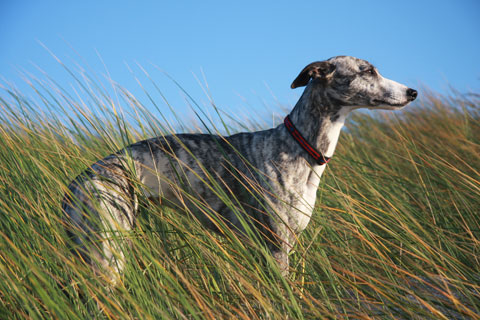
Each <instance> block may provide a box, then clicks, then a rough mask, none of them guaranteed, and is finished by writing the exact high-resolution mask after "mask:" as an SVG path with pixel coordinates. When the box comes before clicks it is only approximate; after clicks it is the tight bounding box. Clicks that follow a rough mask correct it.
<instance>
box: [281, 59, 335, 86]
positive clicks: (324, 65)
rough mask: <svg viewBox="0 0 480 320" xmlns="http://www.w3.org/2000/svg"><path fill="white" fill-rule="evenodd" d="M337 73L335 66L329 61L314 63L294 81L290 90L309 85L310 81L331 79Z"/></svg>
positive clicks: (304, 69)
mask: <svg viewBox="0 0 480 320" xmlns="http://www.w3.org/2000/svg"><path fill="white" fill-rule="evenodd" d="M334 71H335V65H334V64H332V63H330V62H328V61H317V62H312V63H310V64H309V65H308V66H306V67H305V68H303V70H302V72H300V74H299V75H298V76H297V78H296V79H295V80H293V82H292V85H291V86H290V88H292V89H295V88H298V87H304V86H306V85H307V84H308V82H309V81H310V79H324V80H326V79H327V78H329V77H331V76H332V75H333V72H334Z"/></svg>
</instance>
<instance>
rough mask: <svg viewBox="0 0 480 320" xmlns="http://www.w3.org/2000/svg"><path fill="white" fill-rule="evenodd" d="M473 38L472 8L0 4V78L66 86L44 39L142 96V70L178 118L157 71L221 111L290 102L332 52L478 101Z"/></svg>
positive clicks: (476, 16) (479, 19) (464, 3)
mask: <svg viewBox="0 0 480 320" xmlns="http://www.w3.org/2000/svg"><path fill="white" fill-rule="evenodd" d="M479 40H480V1H476V0H471V1H468V0H455V1H454V0H451V1H446V0H436V1H410V0H407V1H405V0H404V1H353V0H352V1H297V2H294V1H235V2H234V1H90V0H88V1H87V0H83V1H49V0H44V1H33V0H31V1H28V0H18V1H13V0H11V1H8V0H2V1H0V77H3V79H5V80H6V81H9V82H14V83H15V84H16V85H17V86H18V87H19V88H20V89H21V90H27V89H24V88H26V86H25V85H24V84H22V81H21V80H20V77H19V71H18V70H26V71H28V72H33V73H34V74H39V73H38V72H37V71H35V70H36V68H35V67H34V66H33V64H35V65H37V66H39V67H40V68H42V69H43V70H44V71H46V72H47V73H48V74H49V75H50V76H51V77H53V78H54V79H56V80H57V82H59V83H60V84H62V85H65V86H68V85H69V84H70V83H71V82H72V79H71V78H69V77H68V75H67V74H66V73H65V72H64V71H63V70H62V69H61V67H60V66H59V64H58V63H57V62H56V61H55V59H53V58H52V56H51V55H50V53H48V51H47V50H46V49H45V48H44V47H42V45H40V44H39V42H41V43H43V44H44V45H45V46H46V47H48V49H49V50H51V51H52V52H53V53H54V54H55V55H56V56H58V57H59V58H60V59H61V60H62V61H63V62H65V63H66V64H67V65H69V66H71V67H73V68H75V63H76V62H78V63H79V64H81V65H82V66H84V67H86V66H89V67H91V69H92V70H94V71H95V72H96V73H98V74H100V75H102V74H105V73H106V71H105V67H106V68H107V69H108V72H109V74H110V76H111V78H112V79H113V80H115V81H117V82H118V83H120V84H121V85H123V86H124V87H126V88H127V89H128V90H129V91H131V92H133V93H134V94H135V95H138V96H139V98H140V99H143V98H144V96H143V95H142V91H141V90H140V88H139V87H138V85H137V84H136V81H135V79H134V75H136V76H138V77H140V78H141V81H142V82H143V83H145V79H144V78H142V77H141V73H142V72H141V70H140V69H139V68H138V67H137V65H136V64H137V63H138V64H140V65H141V66H143V68H145V69H146V70H147V71H148V72H149V74H150V75H151V76H152V77H153V78H154V79H155V81H156V82H157V83H158V85H159V86H160V88H161V89H162V91H163V92H164V93H165V95H166V96H167V98H168V99H169V100H170V102H171V103H172V104H173V105H174V108H176V109H177V110H178V111H179V112H180V113H182V112H188V108H187V107H186V105H187V104H186V103H185V101H184V99H183V98H182V94H181V93H180V92H179V90H178V88H176V87H175V86H174V85H173V84H172V82H171V81H170V80H169V79H168V78H167V77H166V76H165V75H164V74H163V73H162V72H161V71H160V70H164V71H165V72H167V73H168V74H169V75H171V76H172V77H173V78H174V79H175V80H176V81H178V82H179V83H180V84H181V85H182V86H183V87H184V88H185V90H186V91H188V92H189V93H190V94H191V95H192V96H193V97H194V98H195V99H196V100H198V102H199V103H200V104H203V103H205V104H208V99H207V98H206V97H205V95H204V94H203V91H202V89H201V87H200V86H199V84H198V83H197V80H196V78H195V76H196V77H198V78H200V80H201V81H203V77H204V76H205V78H206V81H207V83H208V89H209V91H210V92H211V94H212V96H213V98H214V100H215V102H216V104H217V105H219V106H220V107H221V108H223V109H225V110H227V111H229V112H236V110H240V109H245V108H246V109H247V110H253V111H256V112H257V111H260V110H263V109H268V108H269V107H272V108H274V107H275V105H276V104H277V103H280V104H283V105H292V104H293V103H295V102H296V99H297V98H298V96H299V95H300V93H301V90H300V89H297V90H291V89H290V88H289V86H290V83H291V82H292V80H293V79H294V78H295V77H296V75H297V74H298V72H299V71H300V70H301V69H302V68H303V67H304V66H305V65H306V64H308V63H310V62H312V61H316V60H323V59H326V58H329V57H331V56H335V55H352V56H357V57H359V58H363V59H366V60H369V61H370V62H372V63H373V64H375V65H376V66H377V67H378V68H379V70H380V72H381V73H382V74H383V75H384V76H386V77H389V78H392V79H394V80H396V81H399V82H402V83H405V84H407V85H409V86H411V87H414V88H418V87H420V88H421V86H426V87H429V88H431V89H433V90H435V91H439V92H442V93H444V92H446V91H447V90H448V86H449V85H451V86H453V87H454V88H456V89H458V90H460V91H461V92H468V91H476V92H479V90H478V89H479V88H480V62H479V60H480V59H479V58H480V41H479ZM32 63H33V64H32ZM127 65H128V67H127ZM132 72H133V74H134V75H132ZM147 82H148V81H147ZM147 87H148V86H147ZM149 90H150V89H149ZM0 94H3V93H0ZM420 94H421V92H420ZM155 99H159V98H158V96H155ZM144 100H146V99H144Z"/></svg>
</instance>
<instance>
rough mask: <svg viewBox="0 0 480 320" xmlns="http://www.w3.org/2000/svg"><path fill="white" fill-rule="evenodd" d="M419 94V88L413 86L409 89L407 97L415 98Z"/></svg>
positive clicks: (411, 99) (410, 99) (409, 98)
mask: <svg viewBox="0 0 480 320" xmlns="http://www.w3.org/2000/svg"><path fill="white" fill-rule="evenodd" d="M417 94H418V92H417V90H415V89H412V88H408V89H407V98H408V100H409V101H413V100H415V99H416V98H417Z"/></svg>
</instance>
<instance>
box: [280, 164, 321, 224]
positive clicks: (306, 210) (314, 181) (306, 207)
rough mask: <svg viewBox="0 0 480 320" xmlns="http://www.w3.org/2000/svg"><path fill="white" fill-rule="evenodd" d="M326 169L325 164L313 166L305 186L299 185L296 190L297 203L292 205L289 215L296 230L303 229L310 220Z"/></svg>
mask: <svg viewBox="0 0 480 320" xmlns="http://www.w3.org/2000/svg"><path fill="white" fill-rule="evenodd" d="M324 170H325V166H316V167H315V168H313V170H312V171H311V172H310V173H309V174H308V176H307V177H306V179H305V181H306V183H304V184H303V186H299V187H298V190H297V191H296V193H297V196H296V197H295V199H296V200H294V202H295V203H294V204H293V206H292V211H291V214H290V217H289V221H290V224H291V227H292V228H293V229H294V230H295V231H296V232H301V231H303V230H304V229H305V228H306V227H307V225H308V223H309V222H310V218H311V216H312V212H313V209H314V207H315V202H316V200H317V189H318V185H319V183H320V176H321V175H322V173H323V171H324Z"/></svg>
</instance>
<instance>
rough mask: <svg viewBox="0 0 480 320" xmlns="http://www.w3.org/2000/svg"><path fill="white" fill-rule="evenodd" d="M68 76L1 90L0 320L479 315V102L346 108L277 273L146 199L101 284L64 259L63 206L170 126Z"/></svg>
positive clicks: (245, 246) (127, 100) (244, 245)
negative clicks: (119, 272)
mask: <svg viewBox="0 0 480 320" xmlns="http://www.w3.org/2000/svg"><path fill="white" fill-rule="evenodd" d="M75 81H77V91H75V94H69V93H68V92H67V91H66V90H63V89H61V88H59V87H58V85H55V84H54V82H53V81H52V80H49V81H38V80H35V79H33V80H32V88H33V89H34V90H35V91H36V94H35V96H34V97H33V98H26V97H25V96H24V95H23V94H22V93H21V92H18V91H15V90H13V89H11V88H9V87H7V88H3V92H2V95H1V97H3V98H1V100H0V212H1V214H2V217H1V219H0V276H1V277H0V315H1V318H8V319H90V318H99V319H128V318H133V319H286V318H287V317H288V318H289V319H328V318H330V319H334V318H335V319H369V318H372V319H480V285H479V284H480V273H479V272H480V218H479V213H480V109H479V107H480V104H479V102H480V99H479V96H478V95H460V94H452V95H451V96H441V95H437V94H432V93H430V94H428V93H424V95H423V97H422V99H421V102H417V103H415V104H413V105H411V106H408V107H407V108H406V109H405V110H404V111H402V112H377V113H368V114H366V113H354V114H352V116H351V118H350V121H349V122H348V124H347V127H346V129H345V130H344V131H343V133H342V135H341V139H340V141H339V144H338V147H337V150H336V153H335V156H334V159H333V160H332V161H331V162H330V164H329V165H328V168H327V170H326V171H325V173H324V176H323V177H322V182H321V185H320V188H319V190H318V201H317V207H316V209H315V212H314V215H313V219H312V221H311V222H310V225H309V226H308V227H307V229H306V231H305V232H304V233H303V234H302V235H301V236H300V239H299V243H298V244H297V246H296V248H295V250H294V252H293V254H292V256H291V263H290V265H291V268H292V272H291V275H290V276H289V278H288V279H283V278H282V277H281V276H280V275H279V273H278V270H277V271H275V266H272V265H271V264H262V263H259V262H258V261H259V257H261V256H262V255H263V254H264V252H263V251H262V249H261V248H256V247H255V245H254V244H253V245H252V243H249V242H248V241H245V240H244V239H238V238H236V236H235V235H234V234H227V236H226V237H219V236H218V235H216V234H214V233H212V232H210V231H208V230H205V229H204V228H203V227H202V226H201V225H199V223H198V222H196V221H195V220H194V219H192V218H190V217H188V216H185V215H182V214H179V213H178V212H176V211H174V210H171V209H166V208H162V207H160V206H158V205H154V204H151V203H149V204H145V205H144V206H142V208H141V209H140V216H139V220H138V228H137V229H136V230H135V231H134V232H131V233H130V234H128V235H127V236H128V237H129V238H130V239H131V240H132V243H133V245H132V246H131V247H128V248H126V254H127V257H128V267H127V269H126V271H125V275H124V278H123V281H122V282H121V283H120V284H119V285H118V286H117V287H115V288H114V289H111V288H109V287H108V286H106V285H105V283H103V282H102V280H101V279H98V278H97V277H95V276H94V274H93V273H92V272H91V270H89V269H88V268H86V267H85V266H84V265H83V264H81V263H79V261H78V260H77V259H75V258H74V256H73V255H72V254H71V253H70V252H69V250H68V247H67V244H66V242H65V239H66V234H65V231H64V229H63V222H62V218H61V217H62V213H61V210H60V201H61V198H62V196H63V193H64V192H65V190H66V185H67V184H68V183H69V182H70V181H71V180H72V179H73V178H74V177H75V176H76V175H78V174H79V173H81V172H82V171H83V170H85V168H86V167H87V166H88V165H89V164H91V163H92V162H94V161H96V160H98V159H100V158H102V157H104V156H106V155H108V154H110V153H112V152H115V151H117V150H118V149H120V148H121V147H123V146H125V145H127V144H129V143H131V142H133V141H136V140H139V139H144V138H147V137H151V136H154V135H158V134H160V133H162V132H169V131H170V130H171V129H170V128H171V126H170V124H168V123H167V122H166V120H165V119H164V118H161V119H160V120H159V119H157V118H156V117H154V116H153V115H152V114H150V113H149V112H148V111H147V108H146V107H144V105H143V104H142V103H141V102H140V101H139V100H137V99H136V98H135V97H133V96H132V95H131V94H129V93H128V92H127V91H126V90H124V89H122V88H119V87H117V88H116V94H117V96H116V97H113V96H112V95H111V94H109V93H108V91H109V90H106V89H104V88H103V87H102V86H100V85H96V84H95V82H93V81H92V80H91V79H90V78H88V77H86V76H84V77H83V78H82V77H80V76H78V77H76V76H75ZM151 102H154V101H153V100H152V101H150V103H151ZM157 103H158V102H157ZM155 107H156V108H157V109H158V111H160V110H161V109H162V108H163V107H162V105H161V104H158V105H155ZM199 110H200V111H199V112H201V108H200V109H199ZM177 116H178V117H180V118H181V115H177ZM230 122H231V121H230ZM232 123H233V122H232ZM180 125H181V126H183V128H184V130H189V131H196V130H197V129H196V128H195V127H194V126H193V125H192V127H191V128H188V127H187V129H185V124H184V123H182V124H180ZM222 125H223V126H224V128H225V130H227V131H235V130H238V129H239V126H237V127H235V125H228V124H227V123H226V122H222ZM210 127H211V126H210ZM242 130H243V128H242ZM213 131H214V130H213ZM227 196H228V195H225V197H227ZM225 201H229V200H228V199H225ZM270 262H271V261H270ZM265 269H267V270H265Z"/></svg>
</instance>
